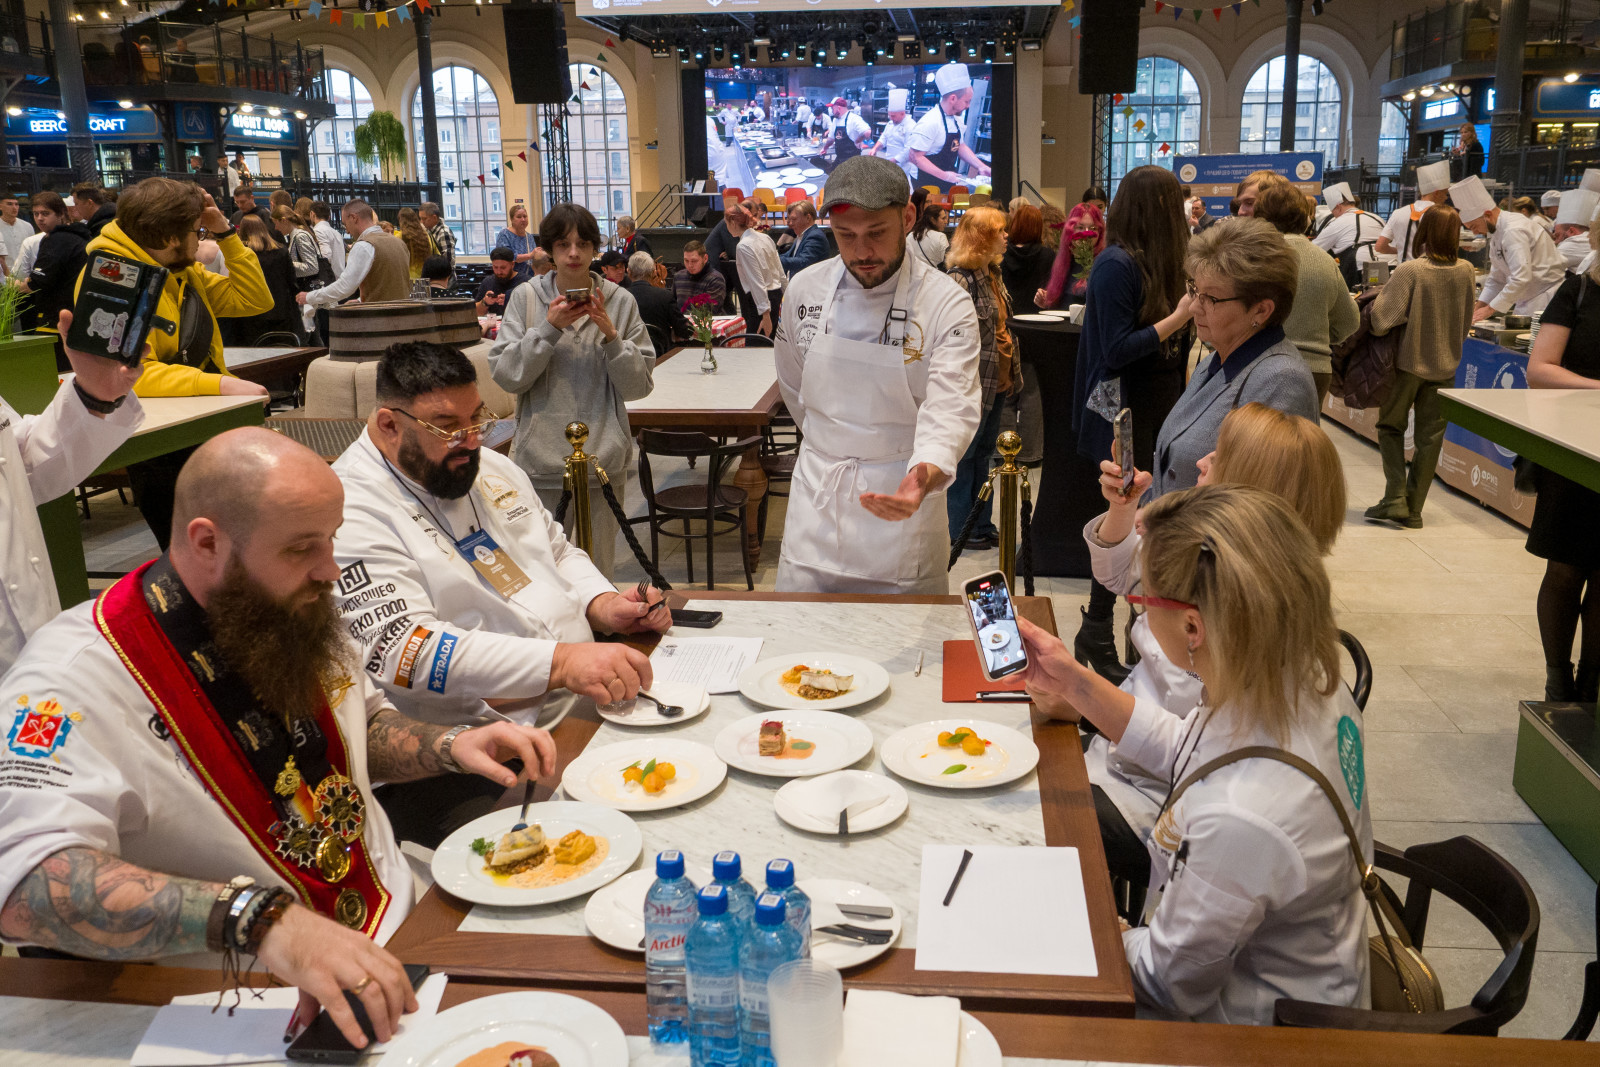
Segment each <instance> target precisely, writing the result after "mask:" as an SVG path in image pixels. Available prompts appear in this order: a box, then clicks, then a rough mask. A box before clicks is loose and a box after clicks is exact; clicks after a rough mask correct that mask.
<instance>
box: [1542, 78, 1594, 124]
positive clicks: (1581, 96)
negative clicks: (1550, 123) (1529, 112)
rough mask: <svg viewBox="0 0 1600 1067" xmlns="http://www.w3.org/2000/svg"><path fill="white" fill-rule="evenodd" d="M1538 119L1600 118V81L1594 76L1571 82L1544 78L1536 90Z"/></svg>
mask: <svg viewBox="0 0 1600 1067" xmlns="http://www.w3.org/2000/svg"><path fill="white" fill-rule="evenodd" d="M1533 117H1534V118H1536V119H1557V118H1569V119H1581V118H1597V117H1600V78H1595V77H1593V76H1592V75H1591V76H1587V77H1582V78H1579V79H1578V80H1577V81H1575V82H1568V81H1565V80H1563V79H1561V78H1545V79H1544V80H1543V81H1541V82H1540V83H1539V84H1538V85H1537V86H1536V87H1535V88H1534V90H1533Z"/></svg>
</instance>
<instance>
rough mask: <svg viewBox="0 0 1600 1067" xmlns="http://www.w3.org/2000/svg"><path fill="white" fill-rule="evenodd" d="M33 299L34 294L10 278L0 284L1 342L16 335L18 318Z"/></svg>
mask: <svg viewBox="0 0 1600 1067" xmlns="http://www.w3.org/2000/svg"><path fill="white" fill-rule="evenodd" d="M31 299H33V294H32V293H28V292H24V291H23V289H22V287H21V286H19V285H18V284H17V283H16V282H14V281H12V280H11V279H10V278H7V279H6V280H5V283H4V284H3V285H0V342H5V341H9V340H11V339H12V338H13V337H14V336H16V332H17V320H18V319H19V318H20V317H21V316H22V309H23V307H24V306H25V305H26V304H27V303H28V301H29V300H31Z"/></svg>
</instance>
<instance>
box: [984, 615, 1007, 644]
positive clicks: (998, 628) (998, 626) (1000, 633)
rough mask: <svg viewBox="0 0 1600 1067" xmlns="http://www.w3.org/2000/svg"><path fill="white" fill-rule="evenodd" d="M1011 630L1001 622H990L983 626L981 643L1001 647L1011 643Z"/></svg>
mask: <svg viewBox="0 0 1600 1067" xmlns="http://www.w3.org/2000/svg"><path fill="white" fill-rule="evenodd" d="M1011 634H1012V631H1011V630H1010V629H1009V628H1008V627H1006V626H1005V624H1003V623H998V622H994V623H990V624H989V625H988V626H985V627H984V628H983V635H982V636H983V643H984V644H985V645H987V646H988V647H989V648H993V649H1001V648H1005V647H1006V646H1007V645H1009V644H1010V643H1011Z"/></svg>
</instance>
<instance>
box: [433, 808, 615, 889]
mask: <svg viewBox="0 0 1600 1067" xmlns="http://www.w3.org/2000/svg"><path fill="white" fill-rule="evenodd" d="M517 811H518V809H517V808H504V809H502V810H500V811H492V812H490V813H489V814H488V815H485V816H483V817H482V818H478V819H473V820H472V821H471V822H469V823H467V825H465V826H463V827H461V829H459V830H457V831H456V832H455V833H453V834H451V835H450V836H449V837H447V838H445V839H444V842H443V843H442V844H441V845H440V846H439V847H438V848H437V849H435V850H434V853H433V864H432V866H433V880H434V883H435V884H436V885H438V887H439V888H440V889H442V890H444V891H445V892H447V893H449V894H450V895H452V896H456V897H460V898H461V899H462V900H470V901H472V902H473V903H474V904H493V905H497V906H501V907H517V906H519V905H528V904H551V903H554V902H555V901H558V900H570V899H571V898H573V897H581V896H583V894H585V893H589V892H592V891H594V890H596V889H599V888H600V887H601V886H603V885H605V884H606V883H607V882H609V881H611V880H613V879H614V878H616V877H617V876H618V875H620V874H622V872H623V871H626V870H627V869H628V868H629V867H632V866H633V861H634V860H636V859H638V858H639V851H640V849H642V848H643V847H644V835H642V834H641V833H640V832H639V827H638V826H636V825H634V821H633V820H632V819H630V818H628V817H627V816H626V815H624V814H622V813H621V812H618V811H613V810H612V809H610V808H607V807H600V806H599V805H595V804H574V803H572V802H571V801H562V800H552V801H547V802H545V803H543V804H535V805H533V806H532V807H530V808H529V809H528V822H530V823H538V824H539V826H540V827H541V828H543V830H544V835H545V837H546V838H547V839H548V840H550V841H559V840H561V838H562V837H564V836H565V835H567V834H568V833H571V832H572V831H573V830H582V831H583V832H584V833H586V834H591V835H593V836H595V837H604V838H605V839H606V841H607V843H608V844H609V846H610V851H609V852H607V853H606V858H605V859H604V860H603V861H602V862H601V863H600V866H598V867H596V868H595V869H594V870H592V871H590V872H589V873H588V874H585V875H582V876H581V877H578V878H574V879H572V880H571V881H568V882H562V883H561V884H559V885H552V886H546V887H544V888H542V889H517V888H513V887H511V886H503V885H501V884H500V883H498V882H496V881H495V880H494V878H493V877H492V876H491V875H490V874H489V872H488V871H486V870H484V867H483V857H482V856H480V855H478V854H477V853H476V852H474V851H472V842H473V840H474V839H475V838H479V837H486V838H488V839H490V840H491V841H498V840H500V837H501V835H503V834H505V833H507V832H509V831H510V829H511V828H512V827H513V826H515V825H516V822H517Z"/></svg>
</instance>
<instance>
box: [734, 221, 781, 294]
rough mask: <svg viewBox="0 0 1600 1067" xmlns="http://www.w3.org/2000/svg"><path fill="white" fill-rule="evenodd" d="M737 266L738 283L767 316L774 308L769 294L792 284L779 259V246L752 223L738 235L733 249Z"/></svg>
mask: <svg viewBox="0 0 1600 1067" xmlns="http://www.w3.org/2000/svg"><path fill="white" fill-rule="evenodd" d="M733 262H734V266H735V267H736V268H737V269H738V271H739V286H740V288H742V289H743V290H744V291H745V292H747V293H749V294H750V299H751V300H754V301H755V305H756V311H757V312H758V313H759V314H762V315H765V314H766V313H767V312H768V311H770V310H772V298H771V296H770V295H768V294H770V293H771V292H772V291H773V290H774V289H783V288H784V287H785V286H786V285H788V283H789V278H788V275H786V274H784V272H783V263H782V261H781V260H779V259H778V246H777V245H776V244H774V243H773V240H772V238H770V237H768V236H767V235H766V234H764V233H762V232H761V231H760V230H758V229H756V228H755V227H754V226H752V227H751V228H750V229H748V230H746V231H744V233H743V234H741V235H740V237H739V244H738V247H736V248H735V249H734V252H733Z"/></svg>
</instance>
